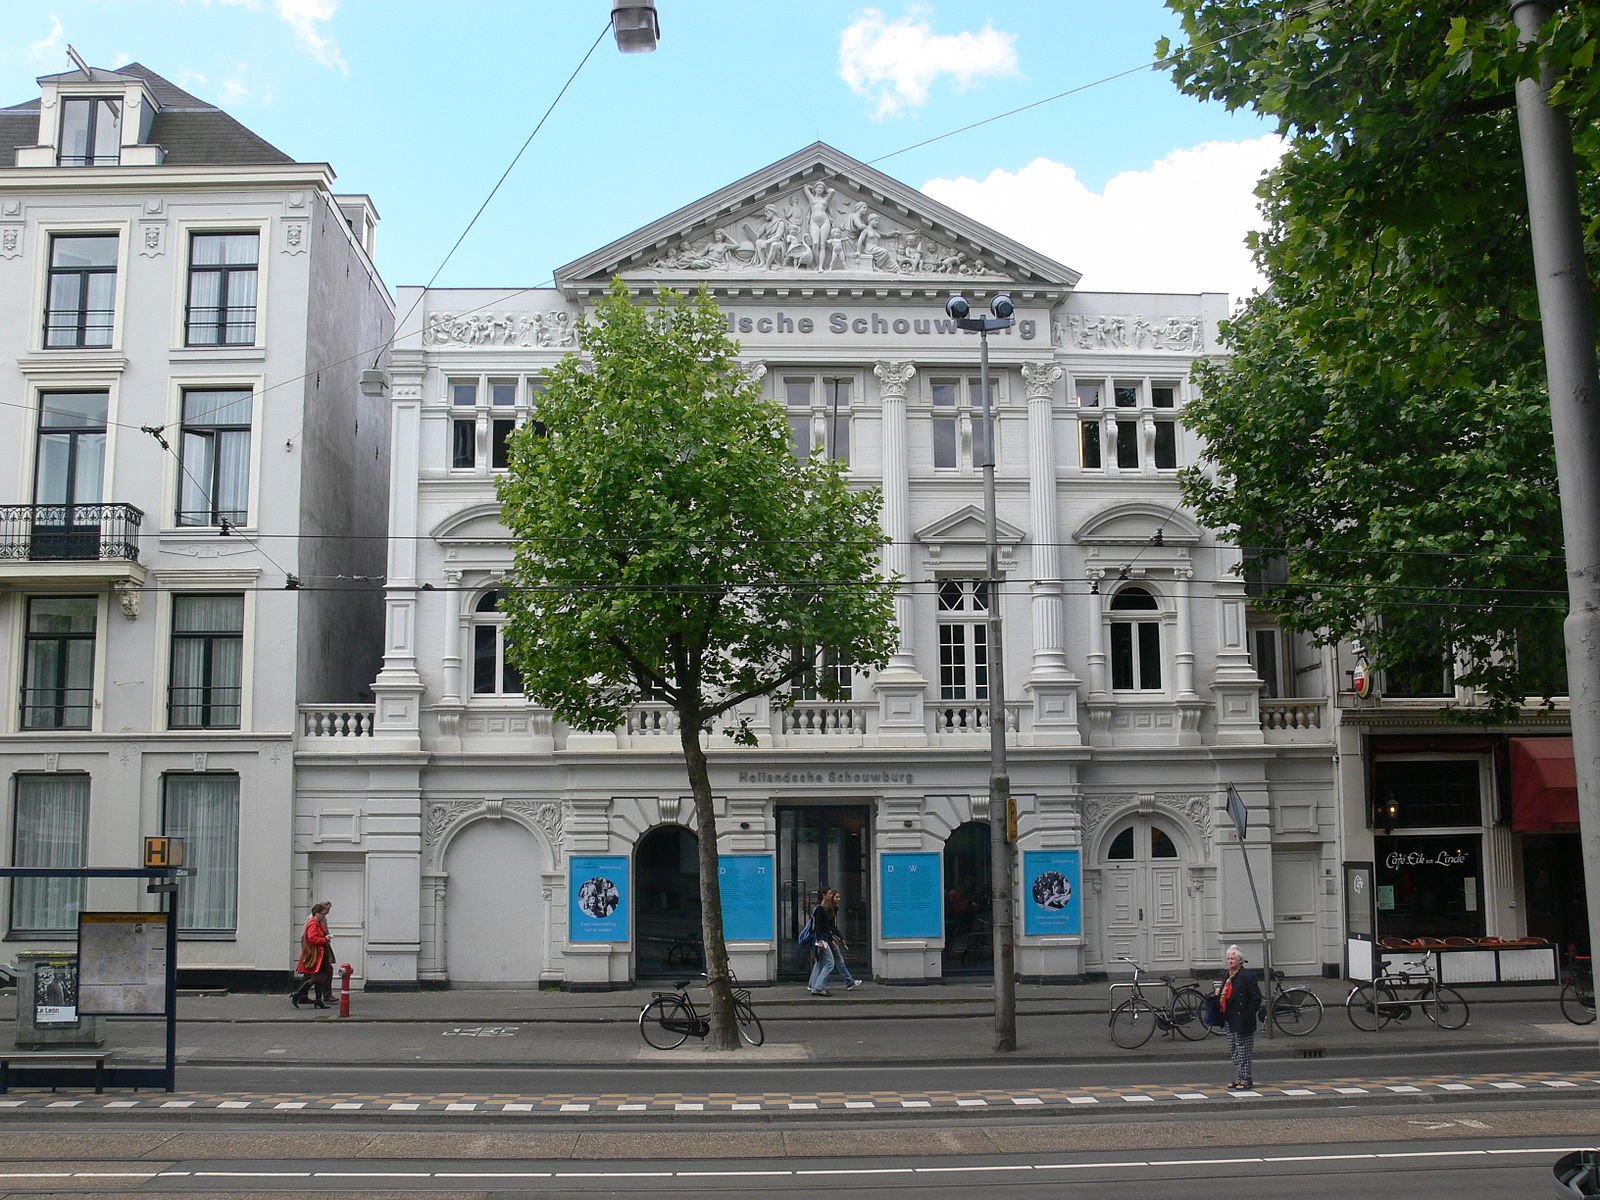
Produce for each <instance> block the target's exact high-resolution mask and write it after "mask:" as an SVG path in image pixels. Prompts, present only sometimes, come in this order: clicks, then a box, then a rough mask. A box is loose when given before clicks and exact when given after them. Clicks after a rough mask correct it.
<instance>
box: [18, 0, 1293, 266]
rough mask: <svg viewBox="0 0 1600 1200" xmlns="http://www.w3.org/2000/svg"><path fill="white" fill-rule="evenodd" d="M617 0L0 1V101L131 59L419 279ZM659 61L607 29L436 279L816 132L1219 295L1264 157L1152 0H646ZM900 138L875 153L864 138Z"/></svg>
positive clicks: (619, 217) (1017, 223) (1037, 241)
mask: <svg viewBox="0 0 1600 1200" xmlns="http://www.w3.org/2000/svg"><path fill="white" fill-rule="evenodd" d="M610 7H611V6H610V0H494V2H492V3H490V2H482V3H480V2H478V0H444V2H440V0H433V2H432V3H426V4H425V3H420V2H414V0H137V2H135V0H56V2H42V3H41V2H37V0H14V6H13V7H11V9H10V17H11V20H10V22H9V27H8V37H7V38H6V39H5V41H4V43H3V44H0V104H14V103H17V102H19V101H22V100H26V99H29V98H31V97H32V96H34V95H36V94H37V91H38V89H37V86H36V85H35V83H34V80H35V78H36V77H37V76H39V75H42V74H48V73H54V72H58V71H64V70H68V69H70V68H71V63H70V61H69V60H68V58H67V56H66V49H65V47H66V44H67V43H68V42H70V43H72V44H73V45H74V46H75V47H76V48H77V49H78V51H79V52H80V53H81V54H82V55H83V56H84V57H85V58H86V59H88V60H89V62H91V63H92V64H94V65H95V66H104V67H115V66H117V65H120V64H121V63H124V62H128V61H131V60H136V61H139V62H143V63H144V64H145V65H146V66H148V67H150V68H151V69H153V70H155V71H157V72H159V73H160V74H162V75H165V76H166V77H167V78H169V79H171V80H173V81H174V82H175V83H178V84H179V85H180V86H182V87H185V88H186V89H188V90H189V91H191V92H193V93H194V94H196V95H198V96H201V97H202V98H204V99H206V100H209V101H211V102H212V103H215V104H217V105H219V106H220V107H222V108H225V109H226V110H227V111H229V112H230V113H231V114H233V116H235V117H236V118H237V119H239V120H240V121H242V122H243V123H244V124H246V125H248V126H249V127H250V128H252V129H254V130H255V131H256V132H257V133H259V134H261V135H262V136H263V137H265V138H267V140H269V141H271V142H272V143H274V144H275V145H277V146H278V147H279V148H280V149H282V150H284V151H285V152H287V153H289V154H291V155H293V156H295V157H296V158H299V159H302V160H313V161H327V162H330V163H332V164H333V166H334V169H335V170H336V171H337V172H338V177H339V178H338V184H337V186H338V188H339V189H340V190H342V191H352V192H366V193H368V194H370V195H371V196H372V197H373V198H374V200H375V202H376V203H377V206H378V209H379V212H380V214H381V215H382V218H383V221H382V225H381V226H380V229H379V235H378V237H379V241H378V251H379V254H378V257H379V266H380V268H381V269H382V272H383V275H384V278H385V279H386V280H387V281H388V283H389V284H390V285H391V286H399V285H405V284H420V283H424V282H426V281H427V280H428V279H429V278H430V277H432V276H433V274H434V272H435V271H436V270H437V269H438V267H439V265H440V263H441V261H442V260H443V259H444V256H445V254H446V253H447V252H448V251H449V249H450V246H451V244H452V243H453V242H454V241H455V240H456V238H457V236H459V235H460V233H461V231H462V229H463V228H464V227H465V226H466V223H467V222H468V220H470V219H471V217H472V214H473V213H474V212H475V211H476V210H477V208H478V206H479V205H480V204H481V203H482V202H483V200H484V198H485V197H486V196H487V195H488V193H489V190H490V188H491V187H492V186H493V185H494V182H495V180H496V179H497V178H499V176H500V174H501V172H502V171H504V170H505V168H506V166H507V165H508V164H509V163H510V162H511V160H512V157H513V156H514V155H515V154H516V152H517V149H518V148H519V147H520V146H521V145H522V143H523V142H524V140H525V139H526V138H527V137H528V135H529V134H530V133H531V132H532V131H533V129H534V126H535V125H536V124H537V122H538V120H539V118H540V116H541V115H542V114H543V113H544V111H545V109H546V108H547V107H548V106H549V105H550V103H551V101H552V100H553V99H554V98H555V96H556V94H557V93H558V92H559V91H560V89H561V86H562V84H563V83H564V82H565V81H566V79H567V77H568V76H569V75H570V74H571V73H572V72H573V70H574V69H575V68H576V67H577V66H578V64H579V62H580V61H581V60H582V59H583V56H584V55H585V53H586V52H587V51H588V50H589V48H590V46H591V44H593V43H594V41H595V39H596V37H597V36H598V35H599V34H600V33H601V31H602V30H603V29H604V28H605V26H606V22H607V20H608V18H609V15H610ZM658 7H659V10H660V17H661V25H662V41H661V45H660V48H659V49H658V50H657V51H656V52H655V53H654V54H648V55H623V54H620V53H618V51H617V50H616V47H615V44H614V43H613V41H612V40H611V37H610V35H609V33H608V34H606V36H605V37H604V39H603V40H602V41H601V44H600V45H599V47H598V48H597V49H596V50H595V51H594V54H593V56H592V57H591V58H590V59H589V60H588V62H587V65H585V66H584V68H583V70H582V71H581V72H580V73H579V74H578V76H577V78H576V80H575V81H574V82H573V84H572V86H571V88H570V90H569V91H568V92H567V94H566V96H565V97H564V98H563V99H562V100H561V102H560V103H559V104H558V105H557V107H556V109H555V111H554V112H553V113H552V114H551V116H550V118H549V120H548V121H547V122H546V123H545V125H544V127H543V128H542V129H541V130H540V132H539V134H538V135H537V136H536V137H535V138H534V139H533V142H532V144H531V145H530V146H529V147H528V150H527V152H526V153H525V154H524V155H523V157H522V159H521V161H520V162H519V163H518V165H517V167H516V169H515V170H514V171H513V172H512V174H511V176H510V177H509V178H508V179H507V181H506V183H505V184H504V185H503V187H502V188H501V190H500V192H499V193H498V195H497V196H496V197H495V199H494V201H493V203H492V204H491V205H490V206H489V208H488V209H487V211H486V212H485V213H484V215H483V217H482V218H480V220H479V222H478V224H477V225H476V226H475V228H474V229H473V231H472V233H471V234H470V235H469V236H468V238H467V240H466V241H465V242H464V243H463V245H462V247H461V249H460V250H458V251H457V252H456V254H455V256H454V257H453V258H452V259H451V260H450V263H449V265H448V266H447V267H446V268H445V270H444V272H443V273H442V274H441V275H440V277H439V284H440V285H441V286H484V287H491V286H493V287H498V286H508V287H509V286H528V285H536V284H540V283H543V282H545V281H546V280H548V279H549V278H550V275H551V273H552V272H553V271H554V270H555V269H556V268H557V267H559V266H561V265H562V264H564V263H567V262H570V261H573V260H574V259H577V258H579V257H581V256H582V255H584V254H586V253H588V252H589V251H591V250H593V249H596V248H598V247H599V246H602V245H604V244H606V243H607V242H610V241H612V240H613V239H615V238H618V237H621V236H623V235H624V234H626V233H629V232H631V231H632V230H634V229H636V228H638V227H640V226H642V225H644V224H647V223H648V222H650V221H652V220H655V219H656V218H657V217H660V216H662V215H665V214H666V213H668V212H671V211H672V210H674V209H676V208H678V207H680V206H681V205H684V204H687V203H689V202H691V201H693V200H696V199H698V198H699V197H701V196H704V195H706V194H707V193H709V192H712V191H715V190H716V189H718V188H720V187H722V186H724V185H725V184H727V183H730V182H732V181H733V180H735V179H737V178H740V177H741V176H743V175H746V174H748V173H750V172H752V171H755V170H757V169H759V168H761V167H763V166H765V165H766V164H768V163H770V162H773V161H775V160H777V159H779V158H782V157H784V156H785V155H788V154H790V153H792V152H793V151H795V150H798V149H800V148H801V147H803V146H806V145H808V144H810V143H811V142H813V141H816V140H819V139H820V140H822V141H826V142H829V143H831V144H832V145H834V146H836V147H837V148H839V149H840V150H843V151H844V152H845V153H847V154H851V155H853V156H855V157H857V158H860V159H863V160H865V161H873V160H881V161H877V162H875V164H874V165H876V166H877V167H878V168H879V169H881V170H884V171H886V172H887V173H889V174H891V175H893V176H895V177H896V178H898V179H901V180H904V181H905V182H907V183H909V184H911V185H913V186H915V187H918V188H922V189H923V190H925V191H927V192H928V193H929V194H931V195H934V196H936V197H937V198H939V199H940V200H942V201H944V202H945V203H949V204H952V205H953V206H954V207H957V208H960V209H962V210H963V211H965V212H968V213H969V214H971V215H972V216H974V217H976V218H977V219H979V220H982V221H985V222H987V223H989V224H991V225H993V226H995V227H996V228H999V229H1001V230H1002V231H1004V232H1006V233H1008V234H1010V235H1011V236H1013V237H1016V238H1018V239H1019V240H1021V241H1023V242H1024V243H1026V244H1028V245H1030V246H1032V247H1034V248H1035V249H1037V250H1039V251H1041V252H1043V253H1045V254H1048V255H1050V256H1052V257H1054V258H1056V259H1058V260H1060V261H1062V262H1064V263H1066V264H1067V265H1068V266H1071V267H1074V268H1076V269H1078V270H1081V271H1083V272H1084V276H1085V277H1084V279H1083V281H1082V284H1081V286H1082V287H1084V288H1086V289H1094V290H1120V289H1128V290H1155V291H1200V290H1207V291H1228V292H1231V293H1233V294H1234V295H1235V296H1237V295H1238V294H1239V293H1241V292H1242V291H1244V290H1246V289H1247V288H1248V287H1249V286H1250V285H1251V283H1252V282H1253V273H1252V270H1251V267H1250V265H1249V262H1248V258H1247V256H1246V255H1245V253H1244V251H1243V250H1242V248H1240V245H1239V241H1240V237H1241V236H1242V233H1243V231H1244V229H1245V228H1246V227H1248V226H1249V225H1251V224H1252V223H1253V221H1254V204H1253V201H1252V199H1251V197H1250V195H1249V191H1250V188H1251V186H1252V185H1253V183H1254V180H1255V178H1256V176H1257V175H1258V174H1259V173H1260V171H1261V170H1262V169H1263V168H1265V167H1266V166H1268V165H1270V163H1271V162H1272V161H1273V160H1274V159H1275V156H1276V146H1275V143H1274V141H1273V139H1271V138H1270V137H1268V136H1265V135H1267V134H1268V132H1269V131H1268V129H1267V127H1266V126H1265V125H1263V124H1262V123H1261V122H1260V121H1258V120H1257V119H1255V118H1254V117H1252V116H1250V115H1248V114H1228V113H1226V112H1225V111H1224V110H1223V109H1222V107H1221V106H1220V105H1217V104H1202V103H1200V102H1198V101H1195V100H1191V99H1189V98H1187V97H1184V96H1181V95H1180V94H1179V93H1178V92H1177V90H1176V89H1175V88H1174V87H1173V86H1172V84H1171V82H1170V80H1169V78H1168V76H1167V75H1166V74H1165V73H1164V72H1158V71H1153V70H1136V71H1134V73H1133V74H1131V75H1127V76H1124V77H1122V78H1119V79H1114V80H1111V81H1110V82H1106V83H1101V84H1097V85H1096V86H1091V87H1088V88H1087V89H1086V90H1084V91H1081V92H1079V93H1077V94H1075V95H1071V96H1067V97H1065V98H1063V99H1058V100H1054V101H1052V102H1051V103H1048V104H1043V105H1041V106H1039V107H1036V108H1033V109H1031V110H1029V111H1027V112H1024V113H1021V114H1019V115H1016V116H1012V117H1008V118H1006V119H1004V120H1000V121H996V122H993V123H991V124H987V125H984V126H983V127H981V128H979V129H975V130H971V131H968V132H965V133H959V134H956V135H955V136H951V137H946V138H943V139H942V140H940V141H937V142H935V143H934V144H932V145H928V146H924V147H921V148H919V149H915V150H910V151H908V152H906V153H899V154H896V153H894V152H896V151H900V150H903V149H905V148H906V147H909V146H912V145H914V144H916V143H918V142H921V141H924V140H925V139H928V138H933V137H936V136H938V135H940V134H945V133H948V132H950V131H952V130H955V129H958V128H959V127H961V126H963V125H966V124H968V123H970V122H972V121H975V120H980V119H983V118H986V117H990V116H994V115H996V114H999V113H1002V112H1005V111H1007V110H1009V109H1013V108H1016V107H1019V106H1022V105H1027V104H1032V103H1034V102H1036V101H1040V100H1043V99H1045V98H1046V97H1050V96H1053V95H1055V94H1057V93H1060V92H1064V91H1067V90H1068V89H1072V88H1079V87H1082V86H1083V85H1086V84H1094V83H1095V81H1096V80H1100V79H1103V78H1105V77H1107V76H1111V75H1115V74H1117V73H1119V72H1124V71H1128V70H1129V69H1131V68H1137V67H1140V66H1141V65H1142V64H1148V63H1150V62H1151V61H1152V59H1153V57H1154V54H1153V47H1154V45H1155V42H1156V40H1157V38H1158V37H1160V36H1161V35H1162V34H1171V35H1174V36H1176V34H1177V22H1176V19H1175V18H1174V17H1173V16H1172V15H1171V14H1170V13H1168V12H1167V11H1166V9H1165V8H1164V7H1163V6H1162V5H1161V4H1160V3H1158V2H1157V0H1112V2H1111V3H1107V2H1106V0H1037V2H1035V0H1011V2H1009V3H1006V4H995V5H988V4H984V3H971V2H969V3H965V4H956V3H948V2H938V3H912V4H905V3H900V2H898V0H892V2H887V3H878V4H863V3H856V2H844V0H804V2H803V3H800V2H795V0H658ZM885 155H892V157H887V158H884V157H882V156H885Z"/></svg>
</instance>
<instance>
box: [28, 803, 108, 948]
mask: <svg viewBox="0 0 1600 1200" xmlns="http://www.w3.org/2000/svg"><path fill="white" fill-rule="evenodd" d="M88 836H89V777H88V776H87V775H74V774H66V773H61V774H57V773H52V774H48V775H18V776H16V777H15V795H14V797H13V802H12V819H11V865H12V866H14V867H81V866H83V865H84V856H85V847H86V845H87V840H88ZM82 907H83V880H81V879H67V878H62V877H60V876H56V877H50V876H43V877H40V878H36V879H13V880H12V881H11V933H12V934H13V936H16V935H22V936H40V937H45V936H60V935H63V934H73V933H76V932H77V928H78V910H79V909H81V908H82Z"/></svg>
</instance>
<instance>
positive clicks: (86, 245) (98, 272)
mask: <svg viewBox="0 0 1600 1200" xmlns="http://www.w3.org/2000/svg"><path fill="white" fill-rule="evenodd" d="M116 297H117V235H116V234H114V233H90V234H77V233H74V234H64V233H58V234H55V235H53V236H52V237H51V238H50V284H49V297H48V299H47V300H46V302H45V311H44V344H45V348H46V349H49V350H77V349H93V348H95V347H101V346H109V345H111V330H112V326H113V325H114V324H115V321H114V318H115V316H116Z"/></svg>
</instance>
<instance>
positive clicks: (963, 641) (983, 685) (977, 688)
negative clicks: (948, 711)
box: [937, 579, 989, 700]
mask: <svg viewBox="0 0 1600 1200" xmlns="http://www.w3.org/2000/svg"><path fill="white" fill-rule="evenodd" d="M937 596H938V609H939V699H941V700H987V699H988V698H989V644H988V635H989V626H988V616H989V585H988V582H987V581H986V580H982V579H941V580H940V581H939V590H938V593H937Z"/></svg>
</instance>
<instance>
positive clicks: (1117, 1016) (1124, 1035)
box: [1111, 998, 1156, 1050]
mask: <svg viewBox="0 0 1600 1200" xmlns="http://www.w3.org/2000/svg"><path fill="white" fill-rule="evenodd" d="M1155 1031H1156V1006H1155V1005H1154V1004H1151V1003H1150V1001H1148V1000H1141V999H1138V998H1135V999H1133V1000H1124V1001H1123V1002H1122V1003H1121V1004H1119V1005H1117V1010H1116V1011H1115V1012H1114V1013H1112V1014H1111V1040H1112V1041H1113V1042H1115V1043H1116V1044H1117V1045H1119V1046H1121V1047H1122V1048H1123V1049H1124V1050H1137V1049H1138V1048H1139V1047H1140V1046H1142V1045H1144V1044H1145V1043H1146V1042H1148V1041H1149V1040H1150V1035H1151V1034H1153V1033H1155Z"/></svg>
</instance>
